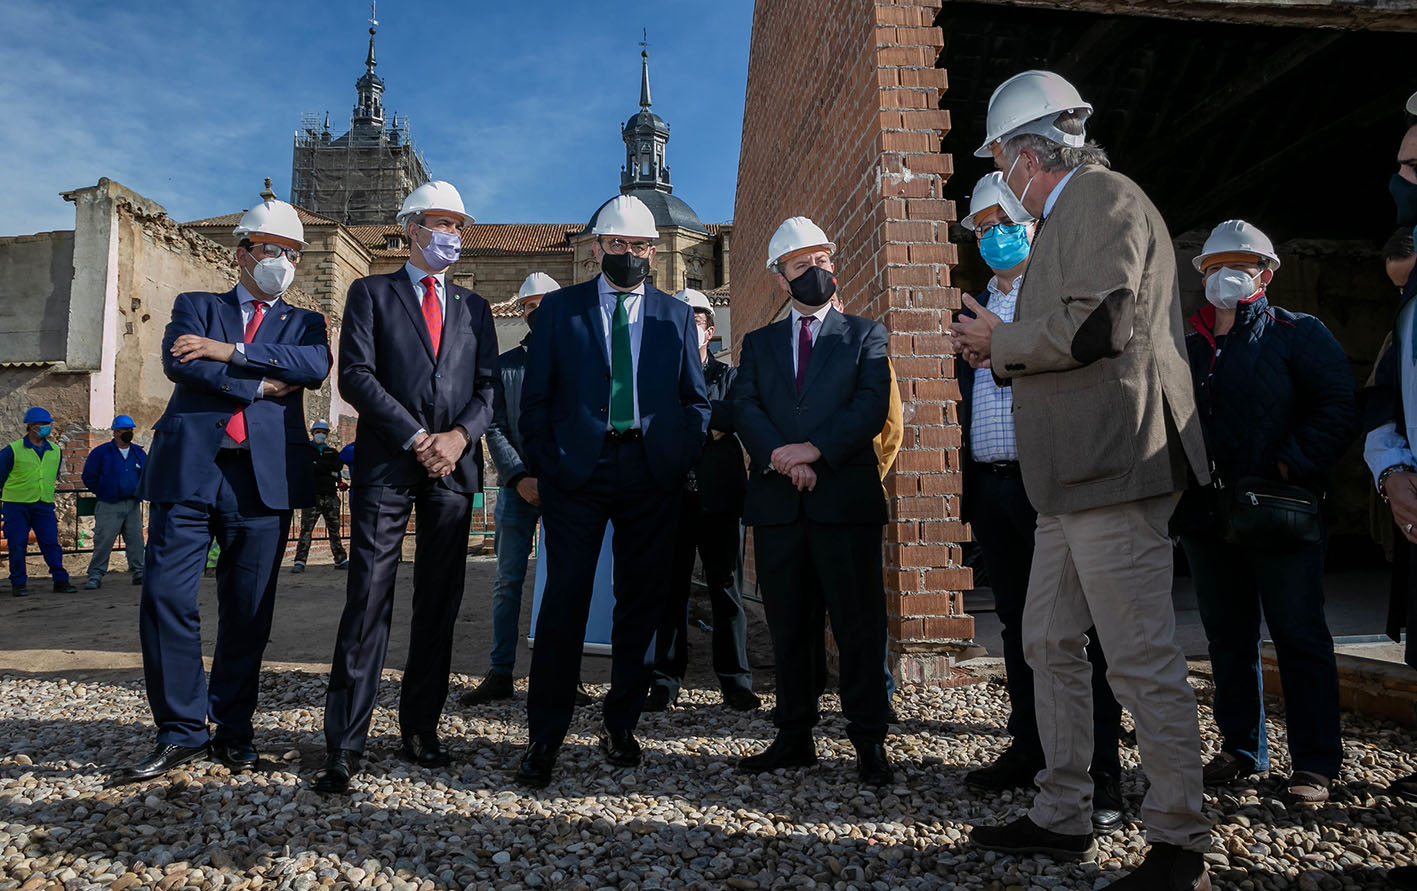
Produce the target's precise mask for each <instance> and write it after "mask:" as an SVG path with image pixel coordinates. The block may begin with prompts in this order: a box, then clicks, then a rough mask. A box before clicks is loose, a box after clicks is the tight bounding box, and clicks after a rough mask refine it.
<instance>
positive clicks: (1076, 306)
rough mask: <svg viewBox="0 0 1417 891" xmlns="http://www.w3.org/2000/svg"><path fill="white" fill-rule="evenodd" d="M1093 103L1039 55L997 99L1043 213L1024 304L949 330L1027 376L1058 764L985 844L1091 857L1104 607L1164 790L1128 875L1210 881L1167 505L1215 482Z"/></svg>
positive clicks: (1001, 124)
mask: <svg viewBox="0 0 1417 891" xmlns="http://www.w3.org/2000/svg"><path fill="white" fill-rule="evenodd" d="M1091 111H1092V106H1090V105H1088V104H1087V103H1085V102H1083V101H1082V98H1081V97H1080V96H1079V95H1078V93H1077V90H1076V89H1075V88H1073V86H1072V85H1071V84H1069V83H1068V82H1067V81H1065V80H1063V79H1062V78H1061V77H1059V76H1057V75H1056V74H1052V73H1050V72H1044V71H1028V72H1024V73H1023V74H1020V75H1017V76H1015V77H1013V78H1011V79H1009V80H1008V81H1005V82H1004V84H1003V85H1001V86H1000V87H999V88H998V90H996V91H995V93H994V96H993V97H992V98H991V99H990V103H989V112H988V138H987V139H986V141H985V143H984V145H983V146H982V147H981V148H980V150H979V152H977V153H976V154H978V155H980V156H981V157H989V156H991V155H992V156H993V158H994V163H995V165H996V166H997V167H998V168H999V169H1000V170H1001V171H1003V172H1004V181H1005V183H1006V184H1007V186H1008V188H1009V189H1010V190H1012V191H1013V192H1014V193H1015V194H1016V195H1018V197H1019V199H1020V200H1021V201H1022V202H1023V205H1024V207H1025V208H1026V209H1027V210H1028V212H1029V213H1031V214H1032V215H1033V216H1034V217H1036V218H1038V219H1039V220H1040V221H1041V222H1040V224H1039V229H1038V233H1037V235H1036V238H1035V242H1034V247H1033V251H1032V254H1031V257H1030V260H1029V263H1028V266H1027V267H1026V268H1025V269H1024V273H1023V283H1022V285H1021V290H1020V295H1019V301H1018V310H1017V314H1016V316H1015V319H1014V321H1012V322H1009V323H1003V324H1001V323H1000V320H999V318H998V316H995V315H994V314H993V313H990V312H989V311H988V310H986V309H984V308H983V307H981V306H979V305H978V304H977V303H975V302H974V301H973V300H971V299H969V298H965V303H966V305H967V306H969V308H970V309H971V310H973V311H974V312H975V314H976V316H977V318H975V319H966V318H961V319H959V320H957V321H956V322H955V323H954V324H953V326H952V335H953V338H954V342H955V348H956V349H957V350H959V351H962V352H963V354H964V355H965V356H966V357H967V358H968V359H969V360H970V361H971V363H972V364H974V365H975V366H976V367H978V366H982V365H985V364H986V363H987V364H988V366H989V367H991V368H992V369H993V371H994V374H995V375H996V376H999V377H1000V378H1004V379H1007V380H1008V381H1009V382H1010V383H1011V384H1012V386H1013V392H1014V421H1015V426H1016V430H1017V436H1018V451H1019V463H1020V465H1021V469H1022V473H1023V482H1024V487H1025V489H1026V490H1027V492H1028V496H1029V500H1030V501H1031V502H1032V503H1033V504H1034V505H1035V506H1036V507H1037V508H1038V513H1039V516H1038V530H1037V533H1036V545H1035V553H1034V561H1033V569H1032V573H1031V575H1030V581H1029V591H1028V599H1027V606H1026V607H1025V612H1024V617H1023V645H1024V653H1025V655H1026V658H1027V660H1028V664H1029V666H1030V667H1032V668H1033V671H1034V687H1035V691H1036V695H1037V702H1038V705H1037V709H1038V729H1039V735H1040V737H1041V741H1042V744H1043V750H1044V757H1045V761H1046V764H1047V766H1046V768H1045V769H1044V770H1043V772H1042V773H1040V774H1039V777H1038V788H1039V791H1038V796H1037V797H1036V798H1035V799H1034V803H1033V807H1032V809H1031V810H1030V811H1029V813H1028V815H1027V816H1025V817H1022V818H1020V819H1018V820H1016V821H1015V822H1013V823H1010V824H1008V825H1006V826H994V827H978V828H976V829H975V830H974V833H973V840H974V842H975V844H977V845H979V846H980V847H983V848H986V849H991V850H999V851H1009V852H1025V851H1029V852H1040V851H1041V852H1046V853H1052V854H1055V855H1059V856H1064V857H1089V856H1090V855H1091V854H1092V853H1093V852H1094V851H1095V850H1096V845H1095V842H1094V840H1093V838H1092V833H1091V828H1092V827H1091V825H1090V822H1089V818H1090V812H1091V809H1092V801H1091V796H1092V782H1091V780H1090V778H1089V777H1088V772H1087V770H1088V763H1089V759H1090V758H1091V756H1092V685H1091V668H1090V665H1089V663H1088V661H1087V655H1086V653H1085V645H1086V643H1087V638H1086V631H1087V629H1088V628H1089V626H1091V625H1092V624H1093V623H1096V627H1097V634H1098V637H1099V638H1100V640H1101V643H1102V645H1103V648H1104V649H1105V650H1106V651H1107V656H1108V661H1109V663H1110V665H1109V668H1108V672H1107V676H1108V679H1109V680H1110V681H1111V684H1112V688H1113V690H1114V691H1115V692H1116V694H1117V698H1118V699H1119V700H1121V702H1122V703H1123V704H1124V705H1125V706H1126V707H1127V709H1128V710H1129V711H1131V713H1132V715H1133V716H1134V717H1135V718H1136V724H1137V738H1138V742H1139V748H1140V751H1141V755H1142V759H1143V766H1144V768H1145V770H1146V776H1147V779H1148V780H1149V781H1150V782H1151V788H1150V789H1149V790H1148V792H1147V794H1146V798H1145V800H1144V802H1143V804H1142V811H1141V813H1142V818H1143V820H1144V821H1145V823H1146V827H1147V834H1148V837H1149V839H1150V841H1151V843H1152V844H1151V850H1150V851H1149V852H1148V854H1147V856H1146V860H1145V862H1144V863H1143V864H1142V865H1141V866H1140V867H1138V868H1137V869H1134V870H1133V871H1132V873H1131V875H1129V876H1127V877H1126V878H1123V879H1121V880H1119V881H1117V882H1115V883H1113V884H1112V885H1111V886H1109V887H1111V888H1112V889H1115V891H1125V889H1146V891H1151V889H1163V888H1164V889H1196V891H1201V889H1209V888H1210V880H1209V878H1208V876H1207V875H1206V871H1205V863H1204V861H1203V860H1202V857H1201V855H1202V853H1204V852H1205V851H1207V850H1209V848H1210V823H1209V821H1207V820H1206V818H1205V817H1204V816H1203V815H1202V813H1201V804H1202V795H1201V751H1200V730H1199V727H1198V721H1197V716H1196V700H1195V694H1194V693H1193V692H1192V691H1191V688H1190V686H1189V685H1188V684H1187V683H1186V661H1185V658H1184V657H1183V656H1182V654H1181V650H1180V648H1179V647H1178V646H1177V645H1176V641H1175V630H1176V619H1175V611H1174V609H1173V607H1172V604H1171V578H1172V564H1171V542H1170V539H1169V538H1168V536H1167V521H1168V520H1169V519H1170V517H1171V512H1172V510H1173V508H1174V507H1175V505H1176V500H1177V498H1178V496H1179V493H1180V491H1181V490H1182V489H1184V488H1185V487H1186V485H1187V481H1188V473H1189V474H1194V476H1195V477H1196V478H1197V479H1198V480H1199V481H1201V482H1207V481H1208V478H1209V475H1208V473H1207V471H1206V458H1205V445H1204V443H1203V441H1202V438H1201V431H1200V427H1199V425H1198V423H1197V421H1196V417H1195V400H1194V396H1193V394H1192V390H1191V382H1190V375H1189V372H1188V370H1187V365H1186V358H1185V352H1184V347H1183V345H1182V344H1183V330H1182V318H1181V301H1180V291H1179V288H1178V286H1177V280H1176V262H1175V256H1174V254H1173V252H1172V248H1171V236H1170V234H1169V233H1168V232H1167V229H1166V224H1165V222H1164V221H1163V220H1162V218H1161V214H1160V213H1159V212H1158V211H1157V210H1156V207H1155V206H1154V205H1153V204H1152V203H1151V201H1150V200H1148V199H1147V197H1146V195H1145V194H1143V193H1142V191H1141V189H1140V188H1138V186H1137V185H1136V184H1135V183H1134V182H1132V181H1131V180H1130V179H1127V178H1126V177H1124V176H1122V175H1121V174H1118V173H1115V172H1113V171H1111V170H1110V169H1108V166H1107V156H1106V154H1105V153H1104V152H1103V151H1102V149H1101V148H1099V147H1098V146H1097V145H1096V144H1095V143H1090V142H1088V141H1087V139H1086V136H1085V132H1084V123H1085V121H1086V119H1087V116H1088V115H1089V114H1090V113H1091Z"/></svg>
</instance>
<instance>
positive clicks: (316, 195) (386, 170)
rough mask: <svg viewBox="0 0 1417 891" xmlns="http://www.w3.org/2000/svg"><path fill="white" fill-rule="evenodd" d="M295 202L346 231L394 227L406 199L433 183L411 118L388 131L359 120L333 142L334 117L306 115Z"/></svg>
mask: <svg viewBox="0 0 1417 891" xmlns="http://www.w3.org/2000/svg"><path fill="white" fill-rule="evenodd" d="M290 173H291V176H290V182H291V188H290V194H291V202H292V203H294V204H295V205H297V206H299V207H303V208H305V209H306V210H308V211H311V212H312V213H317V214H319V215H321V216H324V217H329V218H330V219H333V220H338V221H339V222H341V223H344V224H345V225H346V226H366V225H369V226H377V225H385V224H388V223H391V222H393V220H394V217H395V216H396V215H397V214H398V210H399V207H400V205H401V204H402V203H403V199H404V197H405V196H406V195H408V193H409V192H411V191H413V190H414V189H415V188H416V187H418V186H419V185H421V184H423V183H425V182H427V181H428V180H430V179H432V176H431V175H430V174H429V172H428V165H427V163H426V162H425V161H424V159H423V155H422V153H420V152H419V151H418V148H417V146H415V145H414V143H413V137H412V134H411V132H410V130H409V126H408V118H407V117H405V118H403V119H402V120H400V119H399V117H398V115H397V114H395V115H394V116H393V118H392V119H391V121H390V123H389V125H388V126H387V127H385V126H383V125H382V124H381V123H379V122H377V121H376V122H370V121H358V122H356V121H354V120H353V118H351V123H350V128H349V131H348V132H346V133H345V134H344V135H343V136H340V137H337V138H336V137H332V135H331V133H330V115H329V112H326V113H325V114H324V116H323V122H322V120H321V115H319V114H318V113H316V114H305V115H302V116H301V122H300V129H299V130H297V131H296V133H295V144H294V151H293V158H292V161H291V171H290Z"/></svg>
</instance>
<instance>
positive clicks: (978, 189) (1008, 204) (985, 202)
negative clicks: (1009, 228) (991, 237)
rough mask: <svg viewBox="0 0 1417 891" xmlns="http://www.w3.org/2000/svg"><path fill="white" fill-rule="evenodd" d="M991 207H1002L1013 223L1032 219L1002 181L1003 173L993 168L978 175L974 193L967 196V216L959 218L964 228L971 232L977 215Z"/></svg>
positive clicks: (1012, 191)
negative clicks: (989, 171) (991, 170)
mask: <svg viewBox="0 0 1417 891" xmlns="http://www.w3.org/2000/svg"><path fill="white" fill-rule="evenodd" d="M991 207H1000V208H1003V211H1004V214H1005V215H1006V216H1007V217H1008V218H1009V219H1011V220H1013V221H1014V222H1015V223H1027V222H1029V221H1030V220H1032V219H1033V216H1032V215H1031V214H1029V212H1028V211H1026V210H1024V209H1023V205H1022V204H1020V203H1019V200H1018V196H1017V195H1015V194H1014V190H1013V189H1010V188H1009V187H1008V184H1007V183H1005V182H1004V175H1003V174H1002V173H1000V172H999V171H997V170H995V171H994V172H993V173H987V174H985V175H984V176H982V177H980V179H979V182H977V183H975V184H974V194H973V195H970V196H969V216H967V217H965V218H964V219H962V220H960V224H961V225H962V226H964V228H966V229H968V230H969V231H971V232H973V231H974V230H975V227H976V221H977V220H978V218H979V215H980V214H981V213H983V212H984V211H986V210H989V209H990V208H991Z"/></svg>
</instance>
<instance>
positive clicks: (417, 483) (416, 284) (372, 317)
mask: <svg viewBox="0 0 1417 891" xmlns="http://www.w3.org/2000/svg"><path fill="white" fill-rule="evenodd" d="M398 219H399V222H400V223H401V224H402V225H403V227H404V233H405V235H406V236H407V237H408V243H409V261H408V263H407V264H405V265H404V267H403V268H402V269H400V270H399V271H397V272H394V273H390V274H388V275H371V276H368V277H366V278H362V279H359V280H358V281H356V282H355V283H354V284H353V285H351V286H350V289H349V297H348V298H347V299H346V301H345V309H344V328H343V330H342V332H341V334H340V366H339V386H340V395H341V396H343V397H344V399H345V401H347V402H348V403H349V404H350V405H352V406H354V408H355V409H356V410H357V411H358V412H359V427H358V430H357V432H356V441H357V442H358V443H359V460H358V461H356V462H354V463H353V465H352V468H351V472H352V478H351V488H350V525H351V527H352V528H351V530H350V568H349V582H348V587H347V594H346V601H345V607H344V615H343V616H342V617H341V618H340V626H339V637H338V639H337V640H336V642H335V655H334V664H333V666H332V667H331V670H330V688H329V692H328V693H327V695H326V697H325V745H326V748H327V750H328V756H327V757H326V760H325V766H324V767H323V768H322V769H321V770H320V771H319V772H318V773H316V775H315V781H314V788H315V790H316V791H319V792H343V791H345V790H346V789H348V787H349V780H350V777H351V776H353V775H354V773H355V772H356V771H357V770H358V769H359V761H360V758H361V756H362V754H363V752H364V742H365V737H366V736H367V735H368V732H369V722H370V719H371V718H372V716H373V713H374V700H375V697H376V695H377V694H378V691H379V673H380V672H381V671H382V670H383V667H384V655H385V651H386V650H387V648H388V643H389V622H390V620H391V618H392V616H393V608H394V602H393V597H394V577H395V573H396V572H397V569H398V559H399V553H400V551H401V550H402V547H403V536H404V530H405V528H406V527H407V525H408V517H409V512H410V510H411V509H412V508H414V507H417V510H418V521H417V527H418V531H417V533H416V535H417V544H416V550H415V553H414V560H413V621H412V633H411V635H410V641H409V650H408V662H407V664H406V665H405V666H404V675H403V686H402V689H401V691H400V699H399V732H400V735H401V737H402V753H403V756H404V757H405V758H407V759H408V760H410V761H412V762H413V763H415V764H418V765H420V766H423V767H444V766H446V765H448V764H449V763H450V761H451V759H450V758H449V756H448V753H447V751H446V750H445V749H444V748H443V745H442V743H441V742H440V741H439V739H438V718H439V716H440V715H441V714H442V711H443V703H444V701H445V700H446V699H447V696H448V674H449V671H450V669H451V664H452V648H453V623H454V622H455V621H456V620H457V616H458V609H459V607H460V606H461V605H462V595H463V582H464V576H465V573H466V568H467V536H468V526H469V524H470V523H471V519H472V497H473V495H475V494H477V493H478V492H480V491H482V447H481V444H480V443H481V437H482V434H483V433H484V432H485V431H486V430H487V426H488V424H489V423H491V421H492V406H493V402H494V400H495V398H496V393H497V390H498V388H499V386H500V380H499V378H498V370H497V335H496V332H495V331H494V330H493V323H492V311H491V308H490V307H489V306H488V305H487V301H486V300H484V299H482V298H481V297H479V296H478V295H477V294H474V293H473V292H472V291H469V290H468V289H466V288H462V287H459V286H458V285H455V284H453V283H452V282H450V281H447V280H446V276H447V272H448V269H449V268H450V267H451V266H452V265H453V263H455V262H456V261H457V259H458V256H459V253H460V251H461V249H462V237H461V230H462V228H463V226H464V225H466V224H467V223H470V222H472V218H471V217H469V216H468V215H467V214H466V213H465V212H464V210H463V203H462V197H461V196H460V195H459V194H458V192H457V189H455V188H453V187H452V186H451V185H449V184H448V183H445V182H441V181H435V182H430V183H424V184H423V185H421V186H419V187H418V188H417V189H415V190H413V192H412V193H410V194H409V196H408V198H407V199H405V200H404V203H403V207H402V208H401V209H400V211H399V216H398Z"/></svg>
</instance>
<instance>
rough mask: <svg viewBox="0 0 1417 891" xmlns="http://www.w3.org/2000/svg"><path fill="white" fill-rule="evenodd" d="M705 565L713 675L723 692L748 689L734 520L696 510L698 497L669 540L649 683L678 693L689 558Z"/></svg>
mask: <svg viewBox="0 0 1417 891" xmlns="http://www.w3.org/2000/svg"><path fill="white" fill-rule="evenodd" d="M695 553H697V554H698V555H699V557H700V558H701V559H702V560H703V562H704V582H705V583H706V584H707V585H708V594H709V604H710V606H711V607H712V609H713V671H714V674H716V675H718V684H719V687H721V688H722V689H724V690H729V689H732V688H735V687H736V688H741V689H744V690H751V689H752V688H753V676H752V673H751V671H750V670H749V668H748V614H747V613H745V612H744V611H743V595H742V594H741V593H740V591H739V589H738V583H737V581H736V579H735V578H734V568H735V566H736V564H737V561H738V515H737V514H730V513H714V512H709V511H705V510H703V509H702V508H701V507H700V506H699V498H698V495H697V493H685V494H684V495H683V497H682V499H681V506H680V509H679V531H678V532H677V533H676V535H675V537H674V568H673V571H672V572H673V575H672V577H671V578H670V582H669V597H668V599H667V600H666V601H665V605H664V616H663V618H661V619H660V622H659V633H658V634H656V635H655V647H654V682H655V683H656V684H662V685H664V686H666V687H668V688H669V689H670V691H671V692H673V693H677V692H678V691H679V687H680V686H681V685H682V684H683V683H684V672H685V671H686V670H687V669H688V667H689V643H688V616H689V593H690V590H691V588H692V587H693V575H694V554H695Z"/></svg>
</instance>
